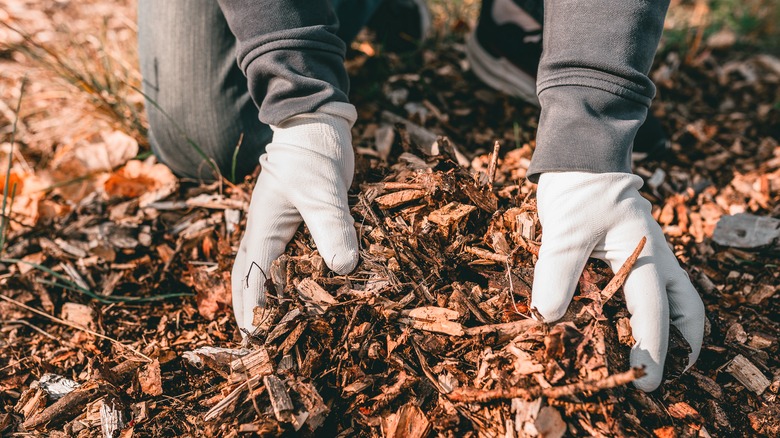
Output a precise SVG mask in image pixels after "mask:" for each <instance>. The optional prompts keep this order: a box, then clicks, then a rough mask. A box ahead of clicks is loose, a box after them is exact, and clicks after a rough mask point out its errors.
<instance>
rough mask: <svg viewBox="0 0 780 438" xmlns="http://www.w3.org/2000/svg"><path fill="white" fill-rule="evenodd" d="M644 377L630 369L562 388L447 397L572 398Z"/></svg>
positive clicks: (460, 392) (461, 391)
mask: <svg viewBox="0 0 780 438" xmlns="http://www.w3.org/2000/svg"><path fill="white" fill-rule="evenodd" d="M644 375H645V371H644V369H643V368H632V369H630V370H628V371H626V372H623V373H618V374H613V375H611V376H608V377H606V378H604V379H601V380H591V381H585V382H577V383H572V384H570V385H564V386H553V387H552V388H542V387H539V386H536V387H534V388H531V389H526V388H506V389H491V390H481V389H476V388H467V387H461V388H457V389H455V390H454V391H453V392H452V393H450V394H449V395H448V397H449V399H450V400H452V401H454V402H460V403H487V402H491V401H494V400H507V399H513V398H523V399H526V400H533V399H535V398H538V397H542V396H543V397H547V398H551V399H556V398H561V397H567V396H573V395H577V394H582V393H586V392H590V393H593V392H598V391H603V390H605V389H611V388H615V387H617V386H623V385H627V384H628V383H630V382H633V381H634V380H636V379H638V378H640V377H642V376H644Z"/></svg>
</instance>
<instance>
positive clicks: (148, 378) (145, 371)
mask: <svg viewBox="0 0 780 438" xmlns="http://www.w3.org/2000/svg"><path fill="white" fill-rule="evenodd" d="M138 382H139V383H140V384H141V391H143V393H144V394H148V395H162V393H163V389H162V376H161V373H160V362H159V361H158V360H157V359H155V360H154V361H152V362H151V363H149V364H147V365H146V366H144V367H143V368H141V370H140V371H138Z"/></svg>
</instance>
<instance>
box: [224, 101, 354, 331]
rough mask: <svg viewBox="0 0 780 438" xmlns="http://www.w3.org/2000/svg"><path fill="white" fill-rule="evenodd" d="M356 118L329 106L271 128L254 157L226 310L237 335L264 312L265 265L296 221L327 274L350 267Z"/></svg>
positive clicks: (347, 108) (343, 107)
mask: <svg viewBox="0 0 780 438" xmlns="http://www.w3.org/2000/svg"><path fill="white" fill-rule="evenodd" d="M356 118H357V112H356V111H355V107H354V106H352V105H350V104H347V103H340V102H339V103H328V104H326V105H324V106H323V107H321V108H319V109H318V110H317V111H316V112H314V113H311V114H302V115H298V116H294V117H292V118H289V119H287V120H285V121H284V122H282V123H281V124H280V125H279V126H272V129H273V131H274V136H273V141H272V142H271V143H270V144H269V145H268V146H267V147H266V153H265V154H263V155H262V156H261V157H260V164H261V167H262V170H261V171H260V176H259V177H258V179H257V184H256V185H255V188H254V192H253V193H252V202H251V203H250V205H249V217H248V219H247V225H246V230H245V232H244V237H243V238H242V239H241V245H240V247H239V249H238V254H236V260H235V263H234V264H233V273H232V287H233V311H234V313H235V315H236V322H237V323H238V327H239V329H241V331H242V334H243V335H244V336H245V335H246V333H247V332H248V333H252V331H253V330H254V326H253V325H252V319H253V315H254V308H255V306H261V307H263V306H265V299H266V298H265V293H266V288H265V282H266V279H267V276H268V275H269V274H268V273H269V268H270V267H271V262H273V261H274V260H275V259H276V258H278V257H279V256H280V255H281V254H282V253H283V252H284V249H285V247H286V246H287V244H288V243H289V242H290V239H292V237H293V235H294V234H295V231H296V230H297V229H298V226H300V224H301V222H302V221H303V222H306V225H307V226H308V228H309V231H310V232H311V235H312V237H313V238H314V243H315V244H316V245H317V249H318V250H319V252H320V255H321V256H322V258H323V260H324V261H325V263H326V264H327V265H328V267H329V268H330V269H332V270H333V271H335V272H337V273H339V274H346V273H349V272H350V271H352V270H353V269H354V268H355V266H356V265H357V262H358V247H357V236H356V234H355V228H354V219H352V216H351V215H350V213H349V205H348V203H347V191H348V190H349V186H350V185H351V184H352V177H353V175H354V170H355V155H354V152H353V150H352V135H351V132H350V129H351V128H352V125H353V124H354V123H355V119H356Z"/></svg>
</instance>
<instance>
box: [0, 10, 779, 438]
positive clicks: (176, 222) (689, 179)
mask: <svg viewBox="0 0 780 438" xmlns="http://www.w3.org/2000/svg"><path fill="white" fill-rule="evenodd" d="M0 6H2V7H0V21H2V23H4V24H6V25H11V26H13V27H14V28H15V29H18V30H22V31H23V32H24V34H26V35H29V36H30V37H31V38H32V39H31V40H25V38H24V37H23V36H22V35H20V34H19V33H18V32H16V31H15V30H13V29H10V28H8V27H7V26H0V96H1V97H2V98H1V99H0V142H2V155H0V163H5V164H3V167H2V169H3V172H5V168H6V167H5V165H6V164H7V163H8V160H9V152H10V151H11V146H12V145H11V138H12V131H13V124H14V121H15V120H17V114H18V115H19V117H18V123H17V124H16V126H17V128H16V134H15V142H14V144H13V151H14V152H13V153H14V155H13V157H12V168H11V173H10V178H8V179H6V178H5V177H1V178H0V182H3V183H4V184H3V185H2V186H0V188H2V187H4V186H8V190H9V191H12V188H13V186H14V184H15V185H16V196H14V197H13V204H12V208H11V210H10V211H11V214H10V218H11V220H10V225H9V227H8V228H9V231H8V235H7V239H6V240H5V242H4V243H3V246H2V254H1V255H2V260H0V282H1V283H0V285H1V286H0V288H1V289H0V295H2V297H5V298H4V299H3V300H2V301H0V323H1V324H2V325H1V326H0V434H2V435H13V434H19V436H21V435H23V434H24V432H23V426H22V423H24V422H27V425H28V426H29V429H31V430H32V429H35V431H33V432H32V433H33V434H39V435H41V436H44V435H47V434H50V435H53V434H55V433H67V434H72V435H78V436H100V434H101V429H100V425H101V418H102V423H103V424H105V423H106V421H107V420H106V419H107V418H109V417H111V415H109V413H110V411H111V409H110V408H112V407H113V409H114V410H115V411H118V412H121V415H122V418H123V422H124V424H125V426H124V427H123V428H122V429H123V430H122V431H121V432H117V433H121V436H132V435H138V436H185V435H189V436H213V435H225V436H230V435H235V434H236V433H238V432H239V431H243V432H245V433H258V434H263V433H265V434H269V435H275V434H282V433H292V432H291V431H292V430H294V429H295V428H296V427H297V425H298V424H300V425H302V428H301V433H303V434H312V432H311V429H312V428H315V427H317V426H318V424H319V423H322V424H321V425H320V426H319V428H317V432H314V433H315V434H318V435H319V434H322V436H332V435H336V434H339V433H340V434H342V435H343V436H353V435H358V436H370V435H382V434H385V435H388V436H392V435H393V434H394V433H395V436H404V435H403V434H402V432H401V431H402V430H406V431H407V435H410V436H411V435H414V433H417V434H418V435H417V436H425V435H426V434H428V433H432V434H435V433H438V434H442V435H447V436H463V435H468V434H471V435H472V436H476V435H477V433H482V434H484V435H486V436H487V435H489V436H498V435H501V436H513V435H512V433H515V435H516V436H524V434H528V435H531V436H533V435H534V434H540V433H541V434H542V435H544V436H559V435H560V433H561V431H562V430H566V429H568V431H569V434H570V435H575V436H580V435H595V436H600V435H603V436H663V437H666V436H707V434H710V435H712V436H751V435H759V434H764V435H766V436H777V435H778V434H780V425H779V424H778V420H777V419H778V418H779V417H780V407H779V406H780V405H779V404H778V401H777V393H778V390H779V389H780V363H779V362H778V360H777V356H778V337H777V336H778V335H777V334H778V327H779V326H780V316H778V310H779V309H780V294H778V284H780V262H779V261H778V247H777V246H776V245H777V243H775V246H774V247H772V246H769V247H762V248H758V249H750V250H747V249H738V248H732V247H727V246H721V245H718V244H716V243H714V241H713V239H712V235H713V232H714V229H715V227H716V224H717V223H718V221H719V220H720V218H721V217H723V216H724V215H733V214H737V213H741V212H749V213H753V214H756V215H759V216H764V217H774V218H778V217H780V206H779V205H780V204H779V203H778V200H779V199H780V145H778V138H780V67H779V65H780V59H778V58H777V53H773V52H772V51H771V50H770V49H763V50H760V49H756V47H757V46H756V45H755V44H752V43H751V44H748V43H749V42H750V41H748V40H746V39H745V40H743V39H742V37H739V38H737V41H736V43H735V42H734V41H732V40H731V39H730V38H729V35H728V34H720V40H718V39H717V38H711V39H708V38H702V39H701V41H699V39H697V37H696V32H693V33H692V34H691V38H690V41H688V40H686V41H688V42H689V43H690V44H688V45H687V46H680V45H677V44H675V43H674V42H675V41H677V40H679V38H680V37H679V33H674V32H672V31H671V30H670V32H669V33H668V36H667V39H666V41H665V45H664V47H663V48H662V50H661V52H660V53H659V56H658V57H657V60H656V65H655V67H654V69H653V73H652V77H653V79H654V81H655V82H656V84H657V86H658V96H657V98H656V101H655V103H654V106H653V109H652V110H653V112H654V113H655V114H656V115H657V116H658V117H659V118H660V119H661V120H662V122H663V123H664V125H665V126H666V128H667V129H668V131H669V132H670V134H671V139H672V151H671V152H670V153H669V154H667V155H666V156H664V157H660V158H659V159H658V160H655V161H649V162H643V163H640V164H638V165H637V167H636V169H635V171H636V173H638V174H639V175H641V176H643V178H645V180H646V184H645V188H644V189H643V194H644V195H645V196H646V197H647V198H648V199H650V200H651V202H652V203H653V206H654V214H655V215H656V218H657V219H658V220H659V222H660V223H661V224H662V226H663V227H664V231H665V232H666V234H667V236H668V237H669V240H670V242H671V243H672V244H673V246H674V249H675V253H676V254H677V256H678V257H679V259H680V261H681V262H682V264H683V266H684V267H685V268H686V270H687V271H688V272H689V274H690V276H691V279H692V280H693V282H694V284H695V285H696V287H697V289H698V290H699V292H700V293H701V295H702V298H703V300H704V302H705V304H706V306H707V317H708V320H709V323H708V325H707V335H706V337H705V345H704V348H703V351H702V355H701V358H700V360H699V362H698V363H697V365H696V367H695V368H694V369H693V370H691V371H689V372H687V373H684V374H682V376H680V375H679V370H675V367H674V366H673V364H672V365H670V367H669V368H670V372H669V373H668V374H669V376H668V379H667V381H666V382H665V384H664V385H663V386H662V388H661V389H660V390H659V391H656V392H654V393H652V394H647V395H646V394H644V393H641V392H638V391H636V390H634V389H632V388H630V387H625V386H622V385H619V387H617V388H615V389H610V390H606V391H602V392H591V391H582V390H581V389H580V390H576V389H572V388H573V387H571V386H569V387H566V385H572V384H577V383H578V382H583V381H590V382H594V381H595V382H600V383H604V382H608V381H610V378H609V376H614V375H619V374H620V373H622V372H625V371H627V369H628V368H627V361H626V354H627V351H628V347H627V345H630V342H631V338H630V331H629V332H626V330H625V324H624V323H625V317H626V316H627V315H626V312H625V310H624V305H623V302H622V299H621V293H620V292H618V293H617V294H616V295H615V297H614V298H612V299H611V300H609V301H608V302H606V303H603V298H604V297H603V295H602V294H601V293H600V291H601V290H603V289H604V288H605V286H606V284H607V282H608V281H609V280H610V278H612V274H611V273H610V272H608V270H606V269H605V268H604V267H603V265H601V264H599V263H596V262H594V263H592V264H590V265H589V266H588V268H587V270H586V272H585V274H584V275H583V278H582V279H581V281H580V291H579V293H578V296H579V299H578V300H577V301H576V302H575V304H574V305H573V306H572V309H571V311H570V313H569V314H568V316H567V318H566V319H565V321H564V322H562V323H559V324H556V325H553V326H551V327H545V326H539V325H537V324H535V323H533V322H532V321H529V320H528V309H527V307H526V304H527V302H528V296H529V293H530V290H529V287H528V284H530V282H531V281H532V275H533V269H532V268H533V262H534V258H533V257H534V256H533V252H534V251H535V250H536V248H537V246H536V243H535V241H537V240H538V238H539V233H540V231H541V230H540V228H539V226H538V220H537V219H536V216H535V201H534V190H535V186H534V185H533V184H531V183H530V182H527V181H526V180H525V179H524V175H525V169H526V168H527V166H528V160H529V159H530V156H531V153H532V151H533V147H534V143H533V140H534V132H535V127H536V122H537V120H538V114H537V110H536V109H535V108H533V107H531V106H528V105H526V104H523V103H522V102H519V101H517V100H514V99H511V98H507V97H505V96H502V95H501V94H499V93H496V92H494V91H492V90H490V89H488V88H487V87H485V86H483V85H482V84H480V83H479V81H478V80H477V79H476V78H475V77H474V76H473V74H471V73H470V72H469V71H468V63H467V62H466V60H465V55H464V53H463V46H462V37H463V33H462V32H464V31H465V29H467V28H468V23H466V22H458V20H455V19H451V17H449V16H448V19H446V20H442V18H441V17H442V15H439V16H438V17H439V21H440V23H438V25H439V26H440V27H444V28H445V29H446V31H447V32H446V33H447V35H446V37H443V38H441V39H438V40H436V41H434V42H431V43H430V44H429V45H428V46H426V48H424V49H422V50H420V51H418V52H415V53H413V54H410V55H404V56H397V55H392V54H383V53H379V54H376V53H374V52H375V50H376V47H375V46H373V45H371V44H362V45H361V44H356V45H355V46H354V47H353V53H352V54H351V57H350V61H349V63H348V67H349V69H350V71H351V73H352V74H353V77H354V80H353V84H352V94H353V99H354V102H355V104H356V105H357V107H358V109H359V113H360V122H359V123H358V124H357V125H356V127H355V129H354V132H353V134H354V139H355V146H356V148H357V149H356V150H357V153H358V165H357V168H358V170H357V176H356V182H355V184H354V186H353V190H352V192H351V193H352V196H351V199H350V200H351V204H352V205H354V209H353V213H354V215H355V218H356V220H357V222H358V224H359V228H358V232H359V233H360V236H361V245H362V247H363V249H364V251H363V253H362V262H361V265H360V267H359V268H358V270H357V271H356V272H355V273H353V274H352V275H350V276H346V277H339V276H335V275H333V274H332V273H329V272H327V270H326V269H324V268H323V265H322V259H321V258H319V256H318V255H317V253H316V251H314V247H313V244H312V242H311V239H310V238H309V236H308V234H307V233H306V231H305V230H301V232H299V233H298V234H297V235H296V238H295V239H294V243H293V244H292V245H291V246H290V248H289V251H288V257H287V258H286V259H284V261H283V262H282V263H281V264H280V265H278V266H277V267H276V271H275V272H276V274H275V277H274V279H275V283H276V284H275V287H274V292H275V293H276V294H277V297H278V299H276V300H271V305H270V306H269V308H268V309H267V311H266V312H265V313H264V314H261V315H258V318H259V319H258V321H262V323H263V330H262V331H261V333H259V336H258V340H257V341H256V342H255V343H253V344H252V345H250V346H249V349H250V350H251V351H252V353H251V354H252V356H245V357H244V358H243V359H236V356H232V357H227V358H226V357H213V356H209V357H207V358H205V359H203V358H201V360H202V362H203V363H202V364H201V365H200V366H196V365H194V364H193V363H192V362H191V361H190V360H188V359H186V358H185V356H187V355H185V352H188V351H192V350H195V349H197V348H198V347H204V346H218V347H238V343H237V342H236V341H237V340H238V339H239V336H238V333H237V331H236V328H235V325H234V324H233V321H232V316H231V314H230V307H229V300H230V293H229V287H230V286H229V280H230V278H229V271H230V267H231V263H232V257H233V254H234V248H235V246H236V244H237V241H238V238H239V237H240V225H239V226H238V227H236V225H235V224H236V221H239V222H240V223H242V222H243V221H244V219H245V218H244V215H243V214H242V213H243V211H244V209H245V207H246V202H247V201H248V199H249V194H250V193H251V187H252V179H251V178H249V179H247V180H246V181H243V182H241V184H238V185H233V184H231V183H229V182H228V181H223V182H222V183H216V184H201V183H199V182H197V181H194V182H193V181H179V180H177V179H176V178H175V177H173V176H172V175H171V174H170V172H169V171H167V169H166V168H165V167H163V166H159V165H154V164H153V163H152V162H150V161H148V160H147V159H146V157H148V153H146V152H145V151H147V150H148V147H147V144H146V141H147V140H146V131H145V123H144V119H143V112H142V99H141V96H140V95H139V94H138V93H137V92H136V91H135V89H136V88H137V87H138V84H139V81H140V78H139V77H138V73H137V68H136V67H135V65H136V61H135V54H134V44H135V30H134V29H135V26H134V9H133V8H134V4H133V2H111V3H106V2H102V1H84V2H67V1H63V2H40V1H34V0H29V1H13V2H11V1H0ZM439 6H440V4H439ZM677 6H678V7H679V8H680V9H684V7H685V6H686V5H677ZM450 12H452V11H450ZM670 17H671V18H670V21H671V22H674V21H675V20H677V19H678V14H677V10H673V12H672V14H671V15H670ZM672 37H674V38H676V39H675V41H672V39H673V38H672ZM681 47H685V48H684V49H683V48H681ZM23 83H24V84H25V85H24V91H23V92H21V98H22V99H21V105H20V109H19V111H18V112H17V110H16V108H17V102H19V98H20V90H22V84H23ZM388 112H389V113H391V114H390V115H388ZM393 114H394V115H396V116H399V117H401V118H402V119H404V120H408V121H411V122H413V123H414V124H416V125H418V126H422V127H423V128H424V129H419V128H415V127H408V126H407V127H405V128H404V127H400V129H399V127H398V126H395V122H396V120H395V119H393V118H392V117H393ZM431 133H432V134H431ZM431 135H432V136H433V137H429V136H431ZM436 135H443V136H446V137H447V138H448V139H449V142H447V141H443V140H441V139H439V141H438V146H439V150H438V151H431V150H430V148H429V147H428V146H430V138H435V136H436ZM496 140H498V141H499V142H500V143H501V148H500V150H499V154H498V157H499V159H498V160H497V171H496V173H495V176H494V178H492V183H491V182H490V181H488V180H489V179H490V177H489V176H488V174H489V170H488V167H489V165H490V162H491V158H492V157H493V156H492V155H491V152H492V149H493V143H494V141H496ZM450 144H452V145H455V147H456V148H457V149H458V151H459V152H461V153H463V154H464V155H466V156H467V157H468V159H467V160H466V161H465V162H463V164H466V163H468V166H465V167H464V166H461V165H459V164H457V161H458V158H457V157H456V156H455V155H454V154H453V153H452V149H450V147H449V146H448V145H450ZM461 161H462V160H461ZM3 175H4V174H3ZM6 201H7V202H6V203H7V204H10V203H11V199H10V197H9V199H6ZM4 211H8V207H7V206H6V207H4ZM496 212H498V213H496ZM684 349H685V346H684V345H679V344H678V343H675V348H674V349H673V351H672V353H671V355H672V358H679V357H681V356H684V354H685V353H684ZM196 356H197V354H196ZM201 356H204V354H201ZM201 356H198V357H201ZM205 356H208V355H205ZM250 358H251V360H250ZM735 358H736V359H735ZM150 360H151V361H152V362H151V363H149V361H150ZM231 360H236V362H235V363H233V364H232V366H231V364H230V361H231ZM671 362H675V361H674V360H672V361H671ZM742 370H753V372H754V375H753V377H752V378H748V379H745V378H742V379H741V380H740V379H737V378H736V377H735V376H737V375H739V373H740V371H742ZM46 373H53V374H57V375H60V376H64V377H66V378H68V379H72V380H74V381H76V382H78V383H80V384H81V385H82V388H81V389H79V390H77V391H76V392H74V393H71V394H77V395H78V397H82V398H78V397H75V396H74V395H70V396H69V397H70V398H69V399H68V398H66V399H65V400H66V402H68V403H63V402H59V403H60V405H62V404H66V405H67V408H68V409H66V410H56V409H54V410H53V408H52V406H55V407H56V406H60V405H55V404H54V403H53V400H52V398H53V396H51V395H47V392H46V391H44V389H42V388H43V387H44V386H46V385H43V384H39V383H38V381H39V380H40V379H41V377H42V376H43V375H44V374H46ZM269 374H270V375H272V376H278V378H276V379H275V378H273V377H268V375H269ZM277 383H279V384H281V385H282V388H283V389H284V388H286V389H287V392H289V394H290V397H291V400H290V403H291V409H289V410H287V409H285V408H284V406H281V405H280V404H279V403H280V401H279V398H280V397H281V398H283V397H282V396H280V395H279V394H277V393H276V392H275V391H274V390H273V389H274V387H275V385H276V384H277ZM592 385H594V383H591V386H589V387H588V388H587V389H590V390H594V389H595V387H594V386H592ZM561 387H564V388H568V389H569V390H570V391H569V392H567V393H565V394H561V393H560V391H562V390H561ZM453 388H476V389H478V390H480V391H481V392H480V393H482V394H483V395H484V391H487V390H496V391H497V392H498V393H500V394H499V395H500V396H501V397H503V398H501V399H500V400H498V401H485V400H481V401H478V402H473V400H472V401H471V402H466V401H456V400H455V399H453V398H452V395H451V394H450V391H451V390H452V389H453ZM509 388H520V389H522V390H524V391H525V392H522V393H516V394H513V395H512V397H513V400H512V401H511V402H510V401H509V400H508V399H507V393H506V391H507V390H508V389H509ZM540 388H548V391H553V392H555V391H558V392H557V393H555V394H552V393H550V392H547V393H544V394H541V393H539V391H540ZM549 388H552V390H551V389H549ZM458 391H462V389H461V390H456V391H455V393H459V392H458ZM282 392H285V391H282ZM231 394H232V395H231ZM447 394H450V395H449V396H448V395H447ZM510 398H511V397H510ZM271 399H273V400H274V402H275V404H273V406H272V403H271V402H270V400H271ZM68 400H70V401H68ZM282 401H283V400H282ZM282 404H283V403H282ZM47 406H48V407H47ZM272 408H276V411H274V409H272ZM101 410H102V412H103V413H102V417H101ZM52 412H54V413H55V414H56V415H54V416H52V417H46V416H47V415H49V414H51V413H52ZM291 415H292V416H295V415H297V417H295V418H297V419H294V418H293V417H291ZM42 416H43V417H42ZM41 418H44V420H45V421H40V422H41V423H42V424H41V425H40V426H36V427H33V425H32V423H31V422H35V421H37V420H40V419H41ZM404 428H405V429H404ZM508 430H510V431H516V432H510V433H508V432H507V431H508Z"/></svg>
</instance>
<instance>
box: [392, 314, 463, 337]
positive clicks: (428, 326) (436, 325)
mask: <svg viewBox="0 0 780 438" xmlns="http://www.w3.org/2000/svg"><path fill="white" fill-rule="evenodd" d="M398 321H399V322H400V323H402V324H406V325H407V326H409V327H411V328H413V329H417V330H423V331H426V332H433V333H441V334H443V335H450V336H463V334H464V331H463V326H462V325H460V323H459V322H456V321H447V320H432V321H431V320H421V319H415V318H398Z"/></svg>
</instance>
